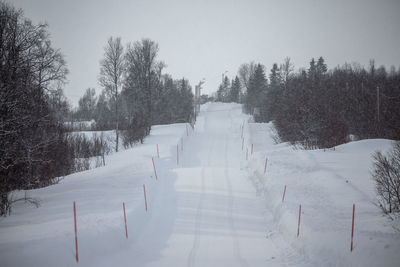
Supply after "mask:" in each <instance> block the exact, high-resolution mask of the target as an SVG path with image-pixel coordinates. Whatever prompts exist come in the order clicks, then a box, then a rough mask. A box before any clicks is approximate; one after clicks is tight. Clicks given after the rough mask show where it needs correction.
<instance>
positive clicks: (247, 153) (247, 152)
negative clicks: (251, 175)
mask: <svg viewBox="0 0 400 267" xmlns="http://www.w3.org/2000/svg"><path fill="white" fill-rule="evenodd" d="M248 158H249V148H248V147H246V160H248Z"/></svg>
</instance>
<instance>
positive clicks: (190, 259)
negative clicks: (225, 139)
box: [187, 116, 215, 267]
mask: <svg viewBox="0 0 400 267" xmlns="http://www.w3.org/2000/svg"><path fill="white" fill-rule="evenodd" d="M204 119H205V125H204V128H205V129H207V126H208V125H207V116H205V118H204ZM214 143H215V140H213V142H212V145H211V146H210V149H209V151H208V155H207V159H208V160H207V165H208V166H210V164H211V161H210V158H211V155H212V151H213V148H214ZM202 165H203V166H202V168H201V194H200V199H199V204H198V206H197V210H196V219H195V220H196V222H195V235H194V240H193V246H192V249H191V250H190V253H189V257H188V260H187V266H189V267H191V266H195V264H196V255H197V251H198V248H199V243H200V229H201V217H202V211H203V202H204V198H205V168H206V167H205V166H204V164H202Z"/></svg>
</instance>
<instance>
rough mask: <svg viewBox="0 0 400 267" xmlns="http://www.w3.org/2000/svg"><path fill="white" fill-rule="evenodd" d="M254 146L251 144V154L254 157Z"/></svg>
mask: <svg viewBox="0 0 400 267" xmlns="http://www.w3.org/2000/svg"><path fill="white" fill-rule="evenodd" d="M253 150H254V145H253V144H251V154H252V155H253Z"/></svg>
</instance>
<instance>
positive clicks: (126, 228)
mask: <svg viewBox="0 0 400 267" xmlns="http://www.w3.org/2000/svg"><path fill="white" fill-rule="evenodd" d="M122 207H123V208H124V222H125V236H126V238H128V227H127V226H126V213H125V202H122Z"/></svg>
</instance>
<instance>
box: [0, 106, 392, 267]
mask: <svg viewBox="0 0 400 267" xmlns="http://www.w3.org/2000/svg"><path fill="white" fill-rule="evenodd" d="M249 121H250V117H249V116H247V115H245V114H243V113H242V110H241V105H238V104H223V103H208V104H205V105H203V106H202V111H201V113H200V116H199V117H198V119H197V122H196V127H195V130H191V128H190V126H188V125H186V124H174V125H162V126H154V127H153V128H152V132H151V134H150V136H148V137H147V138H146V139H145V142H144V144H140V145H137V146H135V147H134V148H132V149H127V150H124V151H121V152H119V153H116V154H112V155H110V156H109V157H107V159H106V161H107V165H106V166H105V167H101V168H97V169H94V170H90V171H86V172H80V173H76V174H72V175H69V176H67V177H65V179H63V180H62V181H61V182H60V183H59V184H57V185H54V186H49V187H46V188H42V189H37V190H29V191H26V194H27V195H28V196H29V197H32V198H35V199H37V200H39V201H40V203H41V205H40V207H39V208H35V207H32V206H30V205H29V204H28V203H24V202H23V201H20V202H17V203H16V204H15V206H14V208H13V215H12V216H10V217H6V218H0V259H1V260H0V266H6V267H8V266H38V267H39V266H40V267H52V266H77V263H76V262H75V246H74V245H75V243H74V228H73V213H72V203H73V201H76V203H77V223H78V243H79V263H78V265H80V266H93V267H94V266H96V267H101V266H104V267H106V266H107V267H108V266H115V267H117V266H140V267H142V266H154V267H155V266H157V267H159V266H162V267H164V266H174V267H179V266H205V267H211V266H219V267H220V266H221V267H222V266H229V267H233V266H242V267H243V266H248V267H254V266H378V265H382V266H399V264H398V263H399V262H400V254H399V253H397V252H398V251H399V249H400V234H399V230H396V229H397V228H398V225H395V224H394V223H393V222H392V221H391V220H390V219H388V217H386V216H382V213H381V211H380V209H379V207H377V206H376V198H375V192H374V186H373V182H372V181H371V180H370V179H369V178H368V177H369V170H370V166H371V153H373V152H374V151H375V150H376V149H382V150H387V149H388V148H389V147H390V141H388V140H363V141H359V142H353V143H349V144H345V145H342V146H339V147H337V148H336V150H335V151H323V150H315V151H304V150H294V149H293V147H291V146H290V145H288V144H284V143H281V144H275V143H274V141H273V137H272V136H271V133H272V132H273V127H272V125H271V124H255V123H249ZM241 125H244V126H245V127H244V139H245V142H244V143H243V145H244V146H243V150H242V138H241ZM182 143H183V150H182ZM177 144H179V151H178V153H179V164H177V160H176V159H177V157H176V156H177V146H176V145H177ZM156 145H158V146H159V150H160V158H158V157H156V155H157V153H156ZM251 145H254V153H253V154H251ZM246 149H248V160H246ZM152 157H154V162H155V166H156V168H157V173H158V180H156V179H155V176H154V173H153V166H152ZM266 157H268V159H269V160H268V168H267V173H266V174H264V172H263V170H264V166H265V164H264V163H265V159H266ZM143 184H145V185H146V192H147V200H148V203H147V204H148V211H147V212H146V211H145V209H144V200H143ZM284 185H287V186H288V191H287V194H286V198H285V201H284V203H282V191H283V187H284ZM24 194H25V191H21V192H14V193H13V197H14V198H18V197H21V196H24ZM122 202H125V204H126V211H127V226H128V233H129V238H128V239H126V238H125V226H124V222H123V213H122ZM353 203H356V207H357V208H356V215H357V216H356V228H355V229H356V230H355V250H354V251H353V252H352V253H350V251H349V247H350V226H351V207H352V204H353ZM299 204H302V224H301V233H300V236H299V237H297V235H296V233H297V216H298V207H299ZM396 227H397V228H396Z"/></svg>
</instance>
